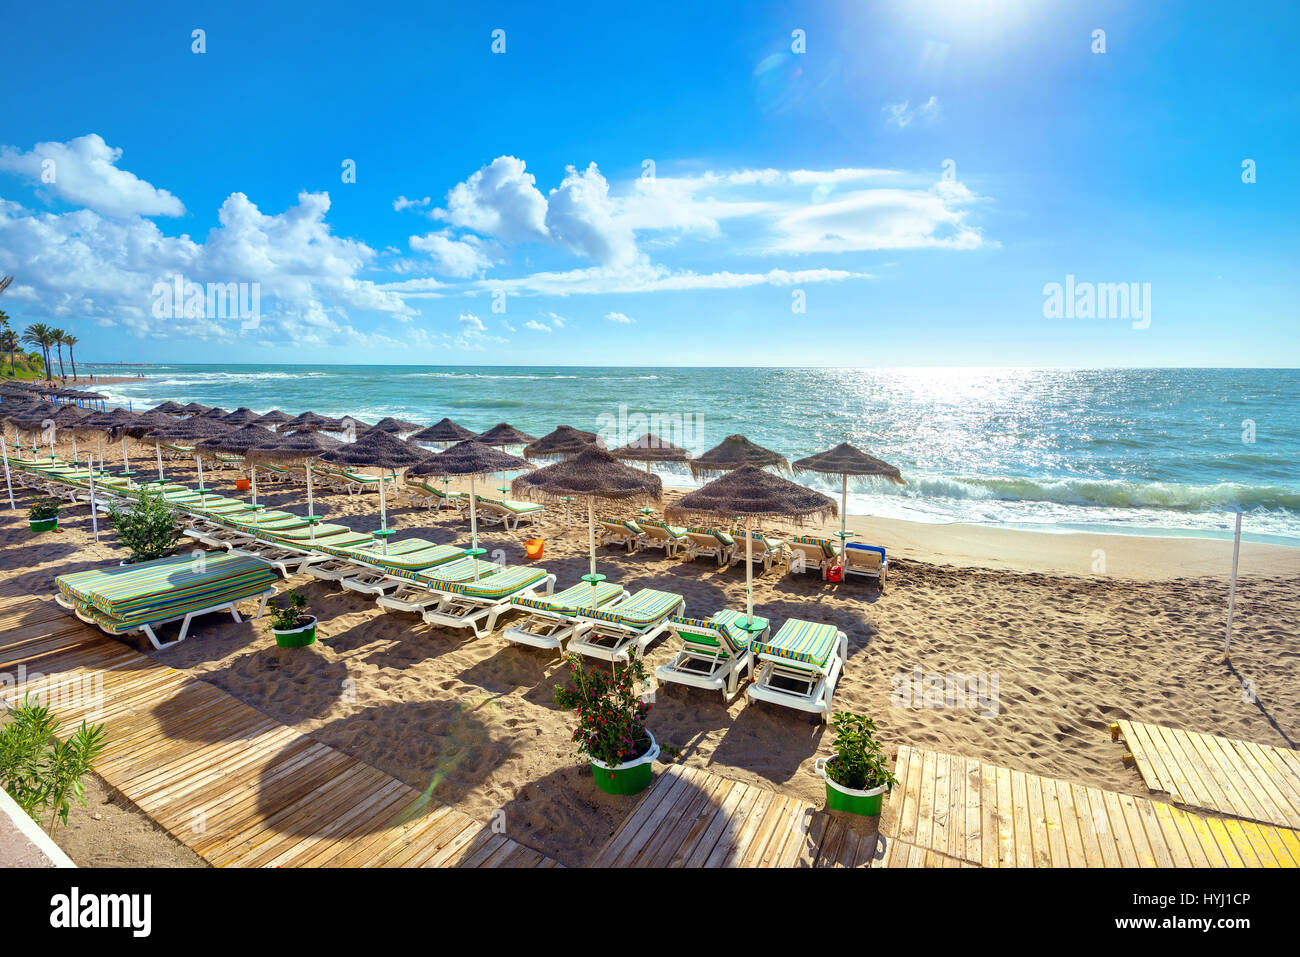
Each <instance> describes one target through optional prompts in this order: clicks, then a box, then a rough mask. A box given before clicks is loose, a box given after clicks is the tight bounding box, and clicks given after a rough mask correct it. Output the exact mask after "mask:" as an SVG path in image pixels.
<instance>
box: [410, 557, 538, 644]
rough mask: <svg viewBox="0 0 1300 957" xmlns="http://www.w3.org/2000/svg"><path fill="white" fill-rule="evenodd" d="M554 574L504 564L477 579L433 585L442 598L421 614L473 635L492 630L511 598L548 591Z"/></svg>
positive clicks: (444, 625) (509, 605)
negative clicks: (500, 567)
mask: <svg viewBox="0 0 1300 957" xmlns="http://www.w3.org/2000/svg"><path fill="white" fill-rule="evenodd" d="M554 587H555V576H554V575H552V574H551V573H550V572H548V571H546V569H544V568H527V567H522V568H506V569H502V570H501V571H498V572H497V573H496V574H495V575H490V576H489V577H487V578H484V579H481V580H479V581H468V582H461V583H459V584H447V585H445V586H444V587H443V588H438V589H434V590H435V592H438V593H440V595H441V598H440V600H439V601H438V603H437V604H435V605H432V606H430V607H428V608H426V609H425V610H424V613H423V615H422V617H423V618H424V620H425V621H426V622H427V623H428V624H430V625H438V626H440V627H442V628H468V629H470V630H471V631H473V632H474V637H475V638H482V637H483V636H484V635H485V634H489V633H490V632H492V631H493V630H495V628H496V626H497V619H498V618H500V617H501V616H502V615H503V614H505V613H506V612H508V611H510V609H511V604H510V599H511V598H514V597H516V596H522V595H528V596H532V595H536V594H537V593H538V591H539V590H541V589H543V588H544V589H545V594H547V595H549V594H550V593H551V589H552V588H554Z"/></svg>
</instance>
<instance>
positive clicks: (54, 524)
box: [27, 498, 59, 532]
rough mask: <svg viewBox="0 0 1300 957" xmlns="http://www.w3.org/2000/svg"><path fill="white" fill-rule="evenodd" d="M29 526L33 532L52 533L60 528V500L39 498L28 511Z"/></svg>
mask: <svg viewBox="0 0 1300 957" xmlns="http://www.w3.org/2000/svg"><path fill="white" fill-rule="evenodd" d="M27 525H28V527H29V528H30V529H31V530H32V531H33V532H52V531H54V530H55V529H57V528H58V527H59V500H58V499H57V498H38V499H37V500H36V501H34V502H32V504H31V507H30V508H29V509H27Z"/></svg>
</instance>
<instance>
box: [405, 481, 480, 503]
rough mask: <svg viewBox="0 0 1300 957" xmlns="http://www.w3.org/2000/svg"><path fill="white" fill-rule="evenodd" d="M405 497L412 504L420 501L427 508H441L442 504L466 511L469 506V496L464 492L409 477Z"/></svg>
mask: <svg viewBox="0 0 1300 957" xmlns="http://www.w3.org/2000/svg"><path fill="white" fill-rule="evenodd" d="M406 497H407V499H408V500H409V501H410V502H411V504H412V505H414V504H415V503H416V502H420V503H423V504H424V505H426V506H428V507H429V508H442V507H444V506H446V507H448V508H450V507H453V506H454V507H455V508H457V509H460V510H461V511H466V510H468V508H469V498H468V497H467V496H466V495H465V493H464V492H448V491H446V490H444V489H440V488H436V487H435V486H433V485H430V484H429V483H428V482H421V481H419V480H417V479H412V478H409V477H408V478H407V480H406Z"/></svg>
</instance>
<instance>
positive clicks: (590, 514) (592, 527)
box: [587, 495, 596, 588]
mask: <svg viewBox="0 0 1300 957" xmlns="http://www.w3.org/2000/svg"><path fill="white" fill-rule="evenodd" d="M587 551H588V553H589V554H590V556H591V577H592V578H595V577H596V500H595V499H594V498H592V497H591V496H590V495H588V496H587ZM591 587H592V588H595V587H596V583H595V582H592V585H591Z"/></svg>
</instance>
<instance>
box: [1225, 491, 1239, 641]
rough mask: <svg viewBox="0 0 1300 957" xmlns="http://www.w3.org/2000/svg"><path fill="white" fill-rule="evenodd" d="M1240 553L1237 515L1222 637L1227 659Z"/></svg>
mask: <svg viewBox="0 0 1300 957" xmlns="http://www.w3.org/2000/svg"><path fill="white" fill-rule="evenodd" d="M1240 552H1241V513H1240V512H1238V513H1237V530H1236V531H1235V532H1234V533H1233V536H1232V579H1231V581H1230V583H1229V585H1228V630H1227V631H1226V632H1225V633H1224V636H1223V656H1224V657H1225V658H1226V657H1228V654H1229V652H1228V648H1229V647H1230V646H1231V645H1232V613H1233V611H1234V610H1235V608H1236V604H1237V556H1238V554H1239V553H1240Z"/></svg>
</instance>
